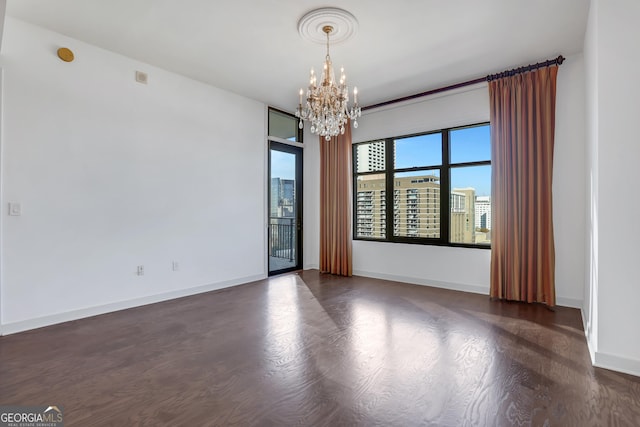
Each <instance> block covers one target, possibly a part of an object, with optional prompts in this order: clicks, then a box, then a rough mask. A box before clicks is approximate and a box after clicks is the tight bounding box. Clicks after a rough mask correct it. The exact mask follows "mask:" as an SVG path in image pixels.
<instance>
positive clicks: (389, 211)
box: [384, 138, 396, 241]
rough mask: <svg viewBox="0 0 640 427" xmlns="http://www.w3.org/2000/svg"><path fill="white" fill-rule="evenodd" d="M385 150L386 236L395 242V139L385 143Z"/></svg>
mask: <svg viewBox="0 0 640 427" xmlns="http://www.w3.org/2000/svg"><path fill="white" fill-rule="evenodd" d="M384 149H385V176H386V177H387V179H386V190H385V200H386V217H387V218H386V221H385V236H386V240H389V241H393V240H395V236H394V224H395V220H396V219H395V217H394V209H393V203H394V202H393V201H394V194H393V192H394V182H393V174H394V168H395V167H396V165H395V156H394V155H393V153H394V152H395V149H396V147H395V141H394V140H393V139H390V138H389V139H386V140H385V143H384Z"/></svg>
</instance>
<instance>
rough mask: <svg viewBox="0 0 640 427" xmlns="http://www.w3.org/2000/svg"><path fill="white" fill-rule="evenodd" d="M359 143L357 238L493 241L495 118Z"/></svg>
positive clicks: (455, 242)
mask: <svg viewBox="0 0 640 427" xmlns="http://www.w3.org/2000/svg"><path fill="white" fill-rule="evenodd" d="M353 150H354V153H353V159H354V165H353V170H354V190H355V191H354V209H353V211H354V226H353V230H354V238H355V239H362V240H379V241H387V242H402V243H423V244H434V245H451V246H469V247H485V248H486V247H490V244H491V138H490V127H489V124H488V123H484V124H480V125H472V126H465V127H460V128H451V129H444V130H440V131H436V132H427V133H423V134H418V135H410V136H402V137H395V138H387V139H383V140H376V141H368V142H363V143H359V144H355V145H354V148H353Z"/></svg>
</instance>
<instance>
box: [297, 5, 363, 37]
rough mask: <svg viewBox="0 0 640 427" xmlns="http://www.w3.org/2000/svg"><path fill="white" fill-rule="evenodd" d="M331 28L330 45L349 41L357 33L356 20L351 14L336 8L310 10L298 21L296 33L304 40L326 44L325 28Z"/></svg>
mask: <svg viewBox="0 0 640 427" xmlns="http://www.w3.org/2000/svg"><path fill="white" fill-rule="evenodd" d="M327 26H329V27H332V28H333V30H332V31H331V44H332V45H333V44H338V43H342V42H344V41H346V40H349V39H350V38H352V37H353V36H355V35H356V33H357V32H358V20H357V19H356V17H355V16H353V15H352V14H351V13H349V12H347V11H346V10H343V9H338V8H336V7H323V8H320V9H315V10H312V11H311V12H308V13H307V14H305V15H304V16H303V17H302V18H300V20H299V21H298V33H300V36H301V37H302V38H303V39H305V40H309V41H312V42H314V43H318V44H326V43H327V33H326V32H325V31H324V30H323V29H324V28H325V27H327Z"/></svg>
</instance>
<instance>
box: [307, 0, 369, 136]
mask: <svg viewBox="0 0 640 427" xmlns="http://www.w3.org/2000/svg"><path fill="white" fill-rule="evenodd" d="M357 28H358V21H356V19H355V17H354V16H353V15H351V14H350V13H349V12H347V11H345V10H342V9H337V8H323V9H317V10H313V11H311V12H309V13H307V14H306V15H304V16H303V17H302V18H301V19H300V21H298V32H299V33H300V35H301V36H302V38H304V39H306V40H311V41H313V42H316V43H317V42H319V41H320V40H322V41H324V42H326V44H327V55H326V56H325V61H324V65H323V70H322V76H321V77H320V84H318V81H317V77H316V74H315V71H314V70H313V68H312V69H311V73H310V76H309V86H308V88H307V92H306V97H305V96H304V95H305V92H304V91H303V90H302V89H300V93H299V95H300V100H299V103H298V108H297V110H296V117H298V118H299V119H300V123H299V127H300V129H302V128H303V126H304V124H303V121H304V120H308V121H309V122H310V123H311V129H310V130H311V132H312V133H315V134H317V135H320V136H324V138H325V139H326V140H327V141H328V140H330V139H331V137H332V136H337V135H339V134H343V133H344V131H345V125H346V124H347V120H348V119H351V120H353V127H354V128H357V127H358V120H357V118H358V117H360V116H361V114H362V112H361V109H360V106H359V105H358V89H357V88H356V87H354V88H353V105H352V106H351V107H349V105H348V104H349V87H348V86H347V77H346V75H345V74H344V68H342V69H341V70H340V80H339V81H338V82H336V79H335V73H334V71H333V64H332V63H331V56H330V55H329V36H332V37H334V40H336V43H339V42H344V41H346V40H348V39H350V38H351V37H353V36H354V35H355V33H356V31H357ZM320 34H322V35H323V36H324V37H323V38H322V39H321V38H320V37H319V35H320Z"/></svg>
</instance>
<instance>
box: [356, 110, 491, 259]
mask: <svg viewBox="0 0 640 427" xmlns="http://www.w3.org/2000/svg"><path fill="white" fill-rule="evenodd" d="M480 126H491V124H490V122H480V123H473V124H469V125H464V126H456V127H450V128H444V129H439V130H432V131H427V132H420V133H413V134H407V135H400V136H393V137H389V138H377V139H373V140H369V141H362V142H359V143H355V144H353V147H352V150H353V151H352V165H353V167H352V170H353V172H352V182H353V192H352V193H353V194H352V198H353V200H352V206H353V215H352V216H353V218H352V220H353V224H352V230H353V231H352V238H353V240H360V241H370V242H385V243H408V244H419V245H432V246H450V247H463V248H474V249H491V244H478V243H460V242H451V241H450V240H451V227H450V224H451V206H450V202H451V193H452V188H451V182H450V181H451V180H450V178H451V170H452V169H458V168H463V167H474V166H487V165H488V166H491V159H489V160H481V161H471V162H461V163H452V162H451V159H450V158H451V156H450V135H451V132H453V131H457V130H461V129H468V128H473V127H480ZM433 134H440V135H441V144H442V146H441V149H442V162H441V164H440V165H430V166H418V167H409V168H398V169H396V168H395V159H394V152H395V150H394V147H395V145H394V144H395V141H396V140H399V139H403V138H411V137H417V136H424V135H433ZM382 141H384V150H385V153H384V154H385V168H384V169H382V170H374V171H367V172H358V169H357V167H358V166H357V160H358V158H357V156H358V151H357V150H358V146H360V145H363V144H370V143H373V142H382ZM428 171H437V172H438V173H439V178H440V212H439V213H440V236H439V237H408V236H394V232H393V224H394V222H395V218H394V200H393V198H394V190H395V186H394V182H395V181H394V179H395V176H396V174H398V173H403V172H428ZM366 175H384V176H385V204H386V206H385V208H386V213H385V221H384V230H385V233H384V234H385V237H366V236H358V229H357V222H358V215H357V209H358V205H357V197H358V191H357V188H358V187H357V186H358V177H360V176H366ZM473 226H474V227H475V224H474V225H473Z"/></svg>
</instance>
